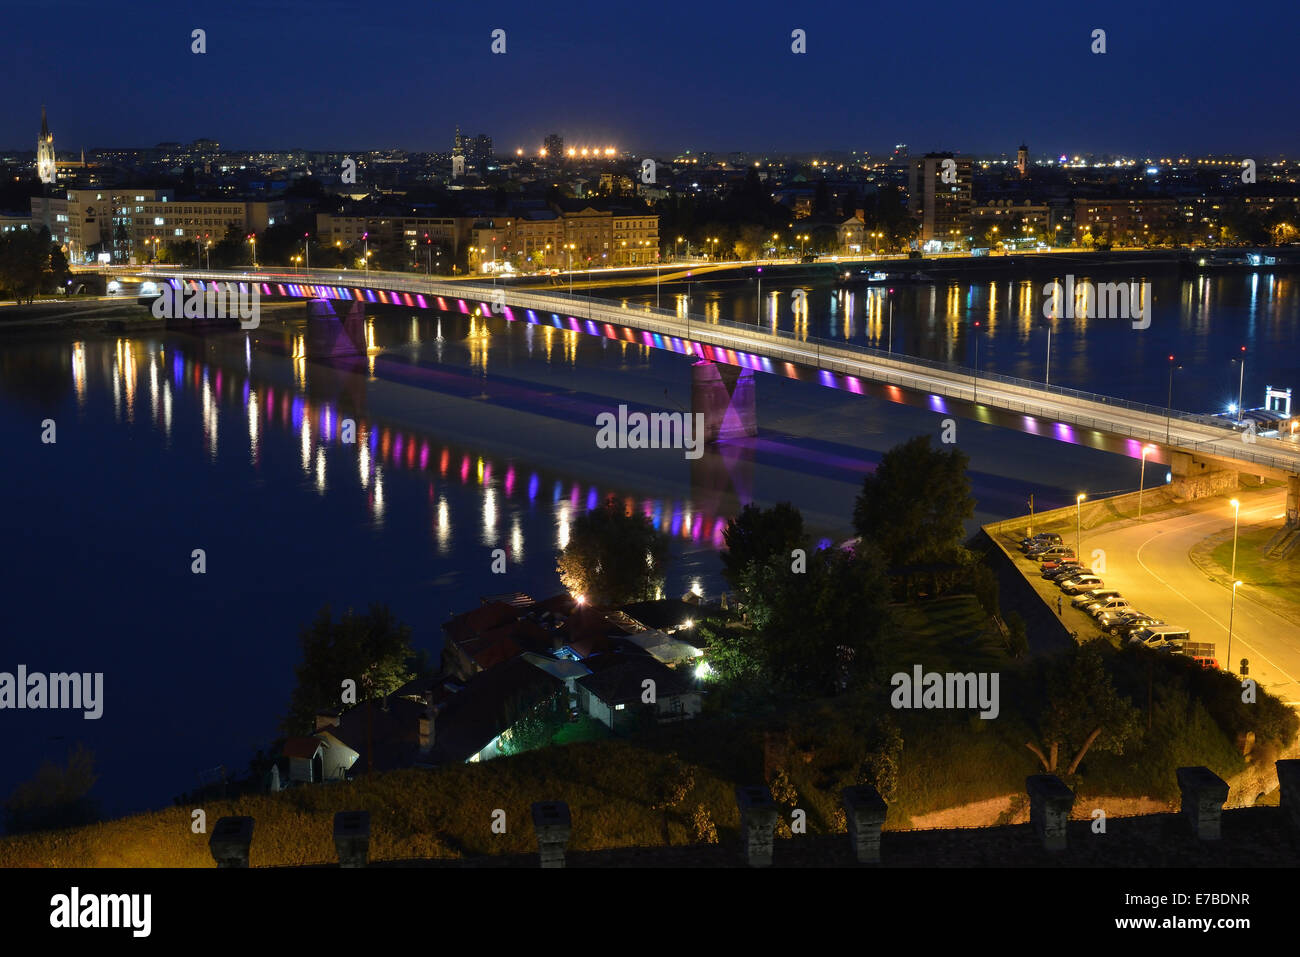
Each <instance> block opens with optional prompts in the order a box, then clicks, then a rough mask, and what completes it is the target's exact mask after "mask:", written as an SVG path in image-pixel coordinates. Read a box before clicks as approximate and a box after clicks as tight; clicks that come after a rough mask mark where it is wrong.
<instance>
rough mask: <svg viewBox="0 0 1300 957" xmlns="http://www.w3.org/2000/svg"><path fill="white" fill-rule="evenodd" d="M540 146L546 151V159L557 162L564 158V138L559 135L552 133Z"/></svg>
mask: <svg viewBox="0 0 1300 957" xmlns="http://www.w3.org/2000/svg"><path fill="white" fill-rule="evenodd" d="M542 146H543V147H544V148H545V149H546V156H547V158H548V159H556V160H558V159H563V158H564V137H563V136H561V135H560V134H559V133H552V134H550V135H549V136H547V137H546V139H545V140H544V141H543V142H542Z"/></svg>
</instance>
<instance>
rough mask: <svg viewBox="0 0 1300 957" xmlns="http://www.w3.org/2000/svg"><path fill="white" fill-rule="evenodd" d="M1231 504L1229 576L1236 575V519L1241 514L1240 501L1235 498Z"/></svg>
mask: <svg viewBox="0 0 1300 957" xmlns="http://www.w3.org/2000/svg"><path fill="white" fill-rule="evenodd" d="M1228 504H1229V505H1231V506H1232V570H1231V571H1230V572H1228V577H1229V578H1236V577H1237V519H1238V518H1239V517H1240V516H1241V502H1239V501H1237V500H1236V499H1235V498H1234V499H1233V500H1232V501H1231V502H1229V503H1228Z"/></svg>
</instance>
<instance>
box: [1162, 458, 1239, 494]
mask: <svg viewBox="0 0 1300 957" xmlns="http://www.w3.org/2000/svg"><path fill="white" fill-rule="evenodd" d="M1169 465H1170V468H1169V470H1170V471H1171V472H1172V473H1173V476H1174V477H1173V481H1172V482H1170V483H1169V490H1170V491H1171V492H1173V494H1174V495H1175V496H1176V497H1178V498H1180V499H1182V500H1184V501H1188V502H1190V501H1193V500H1195V499H1198V498H1205V497H1206V496H1209V495H1218V494H1219V493H1220V492H1227V491H1236V489H1237V487H1238V485H1239V479H1238V474H1237V471H1236V470H1235V469H1225V468H1223V463H1222V462H1217V461H1214V460H1212V459H1201V458H1197V457H1196V456H1195V455H1192V454H1191V453H1190V452H1179V451H1177V450H1173V451H1172V454H1171V455H1170V462H1169Z"/></svg>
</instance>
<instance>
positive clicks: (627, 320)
mask: <svg viewBox="0 0 1300 957" xmlns="http://www.w3.org/2000/svg"><path fill="white" fill-rule="evenodd" d="M129 274H131V275H138V276H148V277H150V278H155V279H156V278H160V277H183V278H185V279H187V280H189V279H194V280H201V281H216V282H225V281H236V282H249V281H256V282H258V283H259V284H261V285H263V287H264V288H263V292H264V294H271V295H281V294H282V295H288V296H290V297H291V298H312V297H317V296H322V297H325V298H331V299H355V298H357V297H358V295H359V294H358V293H357V290H369V291H371V292H376V293H378V292H381V291H382V292H387V293H402V294H407V293H409V294H411V296H422V297H424V300H425V304H426V307H427V308H439V307H438V306H437V304H436V303H431V302H429V300H430V299H431V298H432V299H435V300H436V299H437V298H439V297H441V298H442V299H443V300H444V301H446V300H452V301H461V300H463V301H465V302H467V303H478V304H480V305H482V306H487V307H489V308H490V307H491V304H492V303H493V298H494V296H495V297H498V298H497V301H498V302H500V298H499V297H500V296H501V295H502V294H504V297H505V299H504V303H505V316H506V318H514V319H519V318H521V317H519V316H517V315H515V313H516V312H518V311H520V310H523V311H528V310H531V311H532V312H533V315H532V316H529V317H527V321H532V322H540V323H543V324H552V321H551V317H553V316H555V317H561V318H563V319H567V320H570V321H569V323H568V325H567V326H565V325H563V324H562V325H561V328H566V327H567V328H573V329H575V330H576V331H579V332H589V333H591V334H593V335H602V336H604V335H610V332H609V331H607V330H603V329H601V328H599V327H597V326H595V325H594V324H596V323H600V324H604V323H611V324H612V323H617V324H618V325H620V326H623V327H627V328H630V329H635V330H638V331H640V332H642V333H649V334H651V335H654V336H659V337H660V338H661V339H663V338H664V337H667V340H668V341H667V343H666V344H663V345H662V347H663V348H670V349H673V350H675V351H678V352H682V353H684V354H686V355H698V356H704V357H707V356H708V355H709V352H710V350H707V349H701V348H700V347H701V346H708V347H712V350H719V349H721V350H727V351H728V352H729V353H731V354H730V355H726V354H723V355H718V354H717V353H716V351H715V354H714V357H715V358H717V359H718V360H719V361H728V362H733V363H734V364H736V365H742V366H745V367H748V368H753V369H756V370H759V371H763V372H774V373H777V374H781V373H782V372H783V368H782V367H783V365H784V364H786V363H789V364H791V365H792V366H797V367H801V368H805V369H814V370H817V371H818V372H819V373H820V378H821V379H822V381H823V382H824V383H825V384H827V385H840V386H841V387H844V386H847V388H849V389H850V390H853V389H854V383H855V380H856V381H857V382H861V381H869V382H876V383H883V384H886V385H894V386H898V387H899V388H900V389H906V390H911V391H913V392H918V393H930V394H932V395H935V396H939V397H942V398H944V399H951V400H956V401H961V402H970V403H974V404H977V405H985V406H989V407H991V408H995V409H999V410H1002V411H1005V412H1012V413H1020V414H1023V415H1027V416H1032V417H1034V418H1036V419H1045V420H1048V421H1051V422H1054V423H1059V424H1061V425H1065V426H1069V427H1070V428H1071V429H1084V430H1087V429H1091V430H1096V431H1097V432H1099V433H1103V434H1106V435H1110V436H1115V437H1119V438H1122V439H1131V440H1133V441H1135V442H1137V443H1139V451H1138V453H1137V454H1140V446H1141V444H1146V443H1151V444H1153V445H1157V446H1161V447H1164V448H1167V449H1171V450H1174V451H1181V452H1187V453H1190V454H1193V455H1198V456H1202V457H1212V458H1216V459H1221V460H1226V461H1231V462H1233V463H1235V464H1237V465H1238V466H1241V467H1246V468H1248V470H1249V471H1250V472H1252V473H1259V474H1270V475H1272V476H1274V477H1278V478H1281V477H1286V476H1288V475H1297V474H1300V447H1297V446H1296V445H1294V444H1292V443H1290V442H1286V441H1283V440H1280V439H1266V438H1256V439H1255V440H1254V441H1246V440H1244V439H1243V436H1242V434H1241V433H1239V432H1236V431H1235V430H1233V429H1232V428H1231V427H1230V426H1228V425H1227V424H1225V423H1224V421H1223V420H1222V419H1216V418H1214V417H1211V416H1206V415H1194V414H1192V413H1187V412H1178V411H1172V412H1171V411H1169V410H1165V409H1162V408H1159V407H1157V406H1150V405H1145V404H1142V403H1136V402H1128V401H1125V400H1122V399H1116V398H1112V397H1109V396H1104V395H1099V394H1095V393H1087V392H1080V391H1076V390H1070V389H1062V388H1059V387H1056V386H1045V385H1043V384H1042V383H1038V382H1032V381H1029V380H1025V379H1016V378H1013V377H1010V376H1003V375H997V374H991V373H980V374H978V375H977V374H976V372H975V370H972V369H968V368H963V367H961V366H949V365H943V364H941V363H937V362H930V361H928V360H923V359H917V358H914V357H903V358H900V357H899V356H898V355H897V354H887V353H884V352H881V351H879V350H875V349H870V348H868V347H864V346H846V345H845V344H843V343H834V342H829V341H825V340H818V339H813V338H806V337H805V338H802V339H800V338H798V337H796V336H794V335H793V334H790V333H784V334H783V333H780V332H776V333H773V332H765V331H763V330H761V329H759V328H757V327H754V326H747V325H742V324H739V323H730V322H723V321H709V320H705V319H699V318H695V317H690V316H685V317H683V316H679V315H677V314H675V313H673V312H671V311H669V310H664V309H653V308H649V307H647V308H644V309H633V308H629V307H626V306H621V305H618V304H614V303H610V302H608V301H605V300H600V299H592V298H588V297H584V296H570V295H568V294H566V293H560V292H551V291H545V292H543V291H537V290H529V289H519V288H515V287H512V286H506V285H504V284H502V285H496V286H493V285H488V284H483V283H471V282H467V281H459V282H458V281H452V282H447V281H430V280H427V279H418V278H412V277H411V276H409V275H406V274H393V273H377V272H373V273H370V274H369V275H366V274H363V273H356V272H347V273H341V272H339V271H337V270H328V271H327V270H314V271H312V272H301V273H266V272H244V271H217V270H213V271H206V270H193V269H183V270H158V269H139V268H136V269H134V270H132V271H130V273H129ZM279 287H285V288H284V291H283V292H282V291H281V290H280V288H279ZM290 287H293V288H290ZM268 290H269V292H268ZM403 298H405V296H403ZM366 300H367V301H369V297H366ZM380 301H381V300H379V299H376V300H375V302H377V303H378V302H380ZM416 302H417V300H412V301H411V302H410V303H403V302H402V301H401V300H397V301H395V302H394V303H393V304H395V305H403V304H406V305H412V306H413V307H414V308H419V306H417V305H415V303H416ZM453 311H455V310H454V309H453ZM588 322H590V323H591V324H592V328H590V329H588V328H585V326H587V324H588ZM650 344H651V345H656V346H658V345H661V344H660V343H655V342H654V341H653V340H651V341H650ZM836 376H840V377H843V381H842V382H837V381H836V380H835V379H834V377H836ZM828 377H830V378H829V381H828Z"/></svg>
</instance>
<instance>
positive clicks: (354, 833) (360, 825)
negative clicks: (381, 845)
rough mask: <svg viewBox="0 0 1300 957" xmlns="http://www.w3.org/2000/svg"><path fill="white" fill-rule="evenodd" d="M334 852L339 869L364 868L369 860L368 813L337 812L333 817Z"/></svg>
mask: <svg viewBox="0 0 1300 957" xmlns="http://www.w3.org/2000/svg"><path fill="white" fill-rule="evenodd" d="M334 850H335V851H336V852H337V853H338V856H339V867H365V866H366V864H367V863H368V861H369V860H370V812H369V811H339V812H338V813H337V814H335V815H334Z"/></svg>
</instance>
